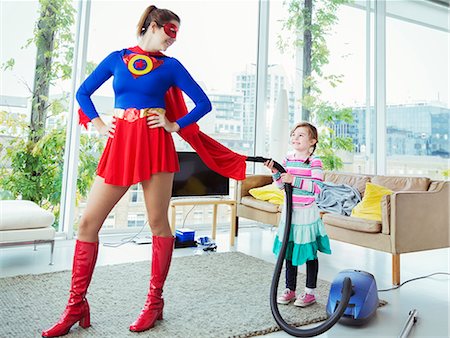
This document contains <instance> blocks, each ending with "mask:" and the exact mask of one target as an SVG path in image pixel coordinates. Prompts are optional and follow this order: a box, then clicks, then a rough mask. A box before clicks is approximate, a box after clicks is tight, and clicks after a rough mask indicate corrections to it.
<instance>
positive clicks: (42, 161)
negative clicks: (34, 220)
mask: <svg viewBox="0 0 450 338" xmlns="http://www.w3.org/2000/svg"><path fill="white" fill-rule="evenodd" d="M61 3H62V2H58V4H56V5H54V6H50V5H47V6H49V7H51V10H49V8H47V10H43V9H42V8H41V7H40V4H39V2H38V1H2V2H1V5H0V6H1V11H0V13H1V20H0V22H1V29H0V31H1V37H0V41H1V42H0V43H1V53H0V65H1V84H0V88H1V92H0V156H1V160H0V163H1V164H0V171H1V172H0V198H2V199H27V200H32V201H34V202H36V203H37V204H39V205H41V206H43V207H44V208H46V209H48V210H50V211H52V212H53V213H54V214H55V216H56V222H55V224H54V226H55V227H56V228H57V227H58V215H59V211H60V195H61V190H62V184H61V180H62V176H63V162H64V144H65V139H66V124H67V114H68V111H69V102H70V90H71V88H70V87H71V86H70V84H71V81H70V77H71V76H70V75H71V68H72V60H71V58H70V55H71V52H72V49H73V47H74V42H73V41H74V40H73V38H74V36H75V20H76V15H77V13H76V8H75V5H76V4H75V3H74V2H72V1H70V0H67V1H66V2H65V3H64V6H62V5H61ZM41 13H45V15H42V14H41ZM59 19H60V20H64V23H62V22H61V21H60V22H57V21H58V20H59ZM38 22H41V24H40V25H38V24H37V23H38ZM49 22H51V24H49ZM55 22H56V23H55ZM49 36H51V38H49ZM37 37H39V39H38V38H37ZM50 56H51V57H50ZM49 145H51V146H50V147H49Z"/></svg>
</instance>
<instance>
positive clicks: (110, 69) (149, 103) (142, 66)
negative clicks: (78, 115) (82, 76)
mask: <svg viewBox="0 0 450 338" xmlns="http://www.w3.org/2000/svg"><path fill="white" fill-rule="evenodd" d="M111 76H113V77H114V79H113V89H114V93H115V102H114V107H115V108H122V109H127V108H138V109H142V108H165V102H164V96H165V93H166V92H167V90H168V89H169V88H170V87H172V86H177V87H178V88H180V89H181V90H182V91H183V92H185V93H186V94H187V95H188V96H189V97H190V98H191V99H192V101H193V102H194V103H195V107H194V108H193V109H192V110H191V111H190V112H189V114H187V115H185V116H183V117H181V118H180V119H178V120H177V121H176V122H177V123H178V125H179V126H180V128H183V127H186V126H187V125H189V124H191V123H194V122H197V121H198V120H199V119H200V118H201V117H202V116H204V115H205V114H207V113H208V112H209V111H211V102H210V100H209V99H208V97H207V96H206V94H205V92H204V91H203V90H202V89H201V88H200V86H199V85H198V84H197V82H195V80H194V79H193V78H192V76H191V75H190V74H189V72H188V71H187V70H186V68H184V67H183V65H182V64H181V63H180V62H179V61H178V60H177V59H175V58H172V57H168V56H162V55H158V56H148V55H144V54H140V53H136V52H134V51H130V50H128V49H123V50H121V51H116V52H113V53H111V54H110V55H108V56H107V57H106V58H105V59H104V60H103V61H102V62H100V64H99V65H98V66H97V67H96V68H95V70H94V71H93V72H92V73H91V74H90V75H89V76H88V77H87V78H86V80H85V81H84V82H83V83H82V84H81V86H80V88H79V89H78V91H77V100H78V103H79V104H80V107H81V109H82V110H83V112H84V113H85V114H86V115H87V116H88V117H89V118H90V119H91V120H92V119H94V118H96V117H98V116H99V115H98V112H97V110H96V109H95V107H94V104H93V102H92V100H91V95H92V94H93V93H94V92H95V91H96V90H97V89H98V88H99V87H100V86H101V85H102V84H103V83H104V82H106V81H107V80H108V79H109V78H110V77H111Z"/></svg>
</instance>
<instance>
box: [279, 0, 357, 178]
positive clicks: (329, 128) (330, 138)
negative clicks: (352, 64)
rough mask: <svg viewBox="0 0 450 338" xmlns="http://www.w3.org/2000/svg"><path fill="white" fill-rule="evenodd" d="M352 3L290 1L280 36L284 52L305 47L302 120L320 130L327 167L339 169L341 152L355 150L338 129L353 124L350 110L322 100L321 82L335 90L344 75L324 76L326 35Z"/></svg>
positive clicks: (320, 149) (320, 147)
mask: <svg viewBox="0 0 450 338" xmlns="http://www.w3.org/2000/svg"><path fill="white" fill-rule="evenodd" d="M349 2H351V1H350V0H321V1H320V2H319V1H313V0H288V1H286V2H285V5H286V6H287V10H288V17H287V19H286V21H285V22H284V29H285V30H287V31H288V32H289V34H288V35H285V36H281V35H280V36H279V41H278V46H279V48H280V49H281V50H286V49H289V48H292V47H293V48H294V49H296V48H297V47H302V48H303V74H302V79H303V81H302V83H303V91H302V98H301V99H300V101H301V104H302V119H303V120H306V121H312V122H314V123H315V124H316V125H317V126H318V128H319V130H320V133H319V139H320V140H319V145H318V149H317V153H318V154H319V155H320V156H321V157H322V160H323V163H324V168H325V169H328V170H334V169H340V168H342V167H343V161H342V159H341V158H340V157H339V155H338V153H337V152H338V151H340V150H341V151H352V150H353V143H352V139H351V138H350V137H342V136H337V135H336V133H335V126H336V125H337V124H339V123H352V122H353V115H352V110H351V108H342V107H338V106H337V105H336V104H332V103H330V102H327V101H324V100H322V99H321V94H322V91H321V86H320V83H326V84H328V85H330V86H331V87H333V88H334V87H336V86H337V85H339V83H341V82H342V79H343V75H334V74H325V73H324V70H323V67H324V66H325V65H327V64H328V63H329V54H330V51H329V49H328V47H327V44H326V36H327V34H329V32H330V30H331V28H332V27H333V25H335V24H336V23H337V21H338V17H337V14H336V13H337V9H338V8H339V6H341V5H343V4H346V3H349Z"/></svg>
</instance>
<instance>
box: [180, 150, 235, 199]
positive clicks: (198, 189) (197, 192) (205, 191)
mask: <svg viewBox="0 0 450 338" xmlns="http://www.w3.org/2000/svg"><path fill="white" fill-rule="evenodd" d="M177 154H178V160H179V162H180V171H179V172H177V173H175V176H174V180H173V189H172V196H173V197H189V196H224V195H229V193H230V182H229V179H228V178H227V177H224V176H222V175H220V174H218V173H216V172H215V171H212V170H211V169H209V168H208V167H207V166H206V165H205V164H204V163H203V161H202V160H201V159H200V157H199V156H198V155H197V153H195V152H190V151H179V152H177Z"/></svg>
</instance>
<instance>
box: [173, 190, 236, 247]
mask: <svg viewBox="0 0 450 338" xmlns="http://www.w3.org/2000/svg"><path fill="white" fill-rule="evenodd" d="M186 205H212V206H213V219H212V236H211V237H212V238H213V239H216V230H217V206H219V205H229V206H230V208H231V229H230V246H234V236H235V233H236V200H232V199H228V198H206V197H203V198H180V199H172V200H171V201H170V204H169V206H170V212H171V221H170V227H171V228H172V233H174V234H175V230H176V207H178V206H186Z"/></svg>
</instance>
